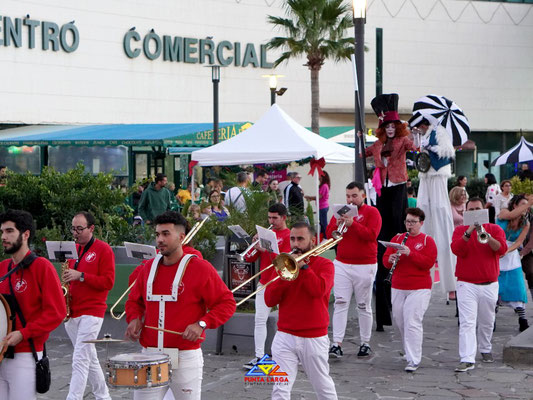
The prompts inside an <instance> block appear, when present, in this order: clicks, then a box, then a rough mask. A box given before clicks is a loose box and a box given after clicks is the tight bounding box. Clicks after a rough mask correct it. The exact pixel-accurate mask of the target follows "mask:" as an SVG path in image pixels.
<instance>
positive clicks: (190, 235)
mask: <svg viewBox="0 0 533 400" xmlns="http://www.w3.org/2000/svg"><path fill="white" fill-rule="evenodd" d="M205 221H207V218H204V219H203V220H202V221H200V222H197V223H196V224H194V226H193V227H192V228H191V230H190V231H189V233H187V234H186V235H185V237H184V238H183V240H182V242H181V245H182V246H185V245H186V244H188V243H189V242H190V241H191V240H192V238H193V237H194V235H196V234H197V233H198V231H199V230H200V228H201V227H202V226H203V225H204V223H205ZM135 282H137V279H135V280H134V281H133V283H132V284H131V285H130V286H128V288H127V289H126V290H125V291H124V293H122V295H121V296H120V297H119V298H118V300H117V301H116V302H115V304H113V306H112V307H111V308H110V309H109V314H111V317H113V318H114V319H117V320H118V319H122V318H123V317H124V315H126V310H124V311H123V312H122V313H121V314H119V315H115V312H114V311H115V308H116V307H117V306H118V305H119V303H120V302H121V301H122V299H123V298H124V297H126V295H127V294H128V293H129V292H130V290H131V289H133V286H134V285H135Z"/></svg>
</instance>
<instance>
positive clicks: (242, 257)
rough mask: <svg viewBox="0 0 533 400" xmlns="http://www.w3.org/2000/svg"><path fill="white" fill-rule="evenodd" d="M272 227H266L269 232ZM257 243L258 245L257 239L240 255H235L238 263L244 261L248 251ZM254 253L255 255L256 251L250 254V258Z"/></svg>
mask: <svg viewBox="0 0 533 400" xmlns="http://www.w3.org/2000/svg"><path fill="white" fill-rule="evenodd" d="M272 227H273V225H270V226H269V227H268V230H271V229H272ZM257 243H259V239H257V240H255V241H254V242H252V244H251V245H249V246H248V247H247V248H246V250H244V251H243V252H242V253H239V254H237V259H238V260H239V261H240V262H243V261H244V256H245V255H246V254H247V253H248V252H249V251H250V250H252V248H254V247H255V245H256V244H257ZM255 253H257V250H254V251H252V252H251V253H250V257H252V256H253V255H255Z"/></svg>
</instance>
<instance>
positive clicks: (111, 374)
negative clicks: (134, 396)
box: [106, 353, 172, 389]
mask: <svg viewBox="0 0 533 400" xmlns="http://www.w3.org/2000/svg"><path fill="white" fill-rule="evenodd" d="M106 367H107V383H108V384H109V386H111V387H114V388H129V389H143V388H150V387H159V386H167V385H168V382H169V380H170V375H171V369H172V367H171V365H170V360H169V356H168V355H166V354H161V353H157V354H156V353H132V354H119V355H118V356H115V357H111V358H110V359H109V361H107V363H106Z"/></svg>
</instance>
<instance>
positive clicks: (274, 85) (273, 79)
mask: <svg viewBox="0 0 533 400" xmlns="http://www.w3.org/2000/svg"><path fill="white" fill-rule="evenodd" d="M284 76H285V75H275V74H270V75H263V78H268V86H269V87H270V105H271V106H273V105H274V104H276V95H278V96H283V93H285V92H286V91H287V88H284V87H282V88H280V89H279V90H277V89H278V78H283V77H284Z"/></svg>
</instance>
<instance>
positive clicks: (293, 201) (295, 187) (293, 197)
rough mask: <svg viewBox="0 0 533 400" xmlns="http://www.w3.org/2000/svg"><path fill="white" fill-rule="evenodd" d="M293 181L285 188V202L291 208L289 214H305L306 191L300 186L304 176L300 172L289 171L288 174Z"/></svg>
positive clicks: (288, 208)
mask: <svg viewBox="0 0 533 400" xmlns="http://www.w3.org/2000/svg"><path fill="white" fill-rule="evenodd" d="M287 175H288V176H289V177H290V179H291V183H289V184H288V185H287V187H285V189H284V190H283V204H285V207H287V210H289V215H297V216H298V215H303V214H304V191H303V190H302V188H301V186H300V180H301V179H302V176H301V175H300V174H299V173H298V172H289V174H287Z"/></svg>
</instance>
